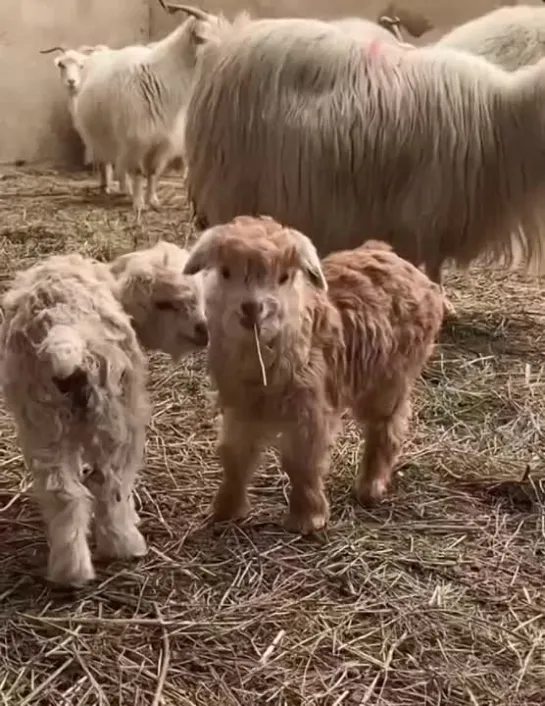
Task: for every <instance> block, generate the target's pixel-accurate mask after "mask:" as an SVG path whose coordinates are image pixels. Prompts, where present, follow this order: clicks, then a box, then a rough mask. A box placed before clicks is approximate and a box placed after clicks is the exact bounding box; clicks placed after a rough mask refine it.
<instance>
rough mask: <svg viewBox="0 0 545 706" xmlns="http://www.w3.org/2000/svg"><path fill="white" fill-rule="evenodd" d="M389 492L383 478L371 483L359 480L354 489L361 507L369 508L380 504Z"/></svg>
mask: <svg viewBox="0 0 545 706" xmlns="http://www.w3.org/2000/svg"><path fill="white" fill-rule="evenodd" d="M387 491H388V484H387V482H386V481H385V480H384V479H383V478H375V479H373V480H371V481H369V480H366V479H365V480H363V479H362V480H359V479H358V480H356V484H355V487H354V494H355V496H356V499H357V501H358V502H359V503H360V505H363V506H367V507H369V506H371V505H375V504H376V503H378V502H380V501H381V500H382V499H383V498H384V496H385V495H386V492H387Z"/></svg>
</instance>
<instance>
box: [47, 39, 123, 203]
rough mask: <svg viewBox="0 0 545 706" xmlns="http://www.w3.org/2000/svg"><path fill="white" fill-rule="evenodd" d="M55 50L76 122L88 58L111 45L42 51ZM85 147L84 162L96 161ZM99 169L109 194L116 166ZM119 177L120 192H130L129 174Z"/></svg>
mask: <svg viewBox="0 0 545 706" xmlns="http://www.w3.org/2000/svg"><path fill="white" fill-rule="evenodd" d="M53 51H60V52H62V53H61V54H60V55H59V56H57V57H55V59H54V60H53V63H54V65H55V66H56V68H57V69H58V70H59V74H60V80H61V83H62V84H63V86H64V88H65V90H66V93H67V95H68V110H69V112H70V117H71V118H72V124H74V102H75V98H76V95H77V93H78V91H79V88H80V86H81V82H82V80H83V77H84V75H85V71H84V69H85V63H86V61H87V58H88V57H89V56H90V55H91V54H94V53H95V52H98V51H100V52H102V51H109V47H107V46H106V45H104V44H98V45H96V46H86V45H85V46H81V47H78V48H77V49H64V48H63V47H52V48H51V49H44V50H42V51H41V52H40V53H41V54H49V53H51V52H53ZM74 127H75V124H74ZM80 137H81V135H80ZM82 139H83V138H82ZM84 147H85V155H84V158H83V161H84V164H86V165H87V164H91V163H92V162H93V161H94V160H93V155H92V151H91V149H90V148H89V146H88V145H86V144H85V142H84ZM98 169H99V175H100V188H101V190H102V191H104V193H106V194H109V193H110V192H111V189H112V183H113V180H114V167H113V165H112V164H111V163H109V162H108V163H105V164H103V163H100V164H99V165H98ZM118 177H119V190H120V192H121V193H126V194H130V193H131V184H130V181H129V179H128V175H127V174H126V173H125V174H118Z"/></svg>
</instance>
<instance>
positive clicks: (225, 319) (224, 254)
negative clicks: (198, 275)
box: [185, 217, 443, 533]
mask: <svg viewBox="0 0 545 706" xmlns="http://www.w3.org/2000/svg"><path fill="white" fill-rule="evenodd" d="M208 267H210V268H213V270H214V271H213V272H212V273H211V274H210V276H209V280H208V285H209V290H208V292H207V319H208V325H209V335H210V347H209V367H210V372H211V375H212V377H213V380H214V382H215V385H216V386H217V389H218V393H219V401H220V405H221V407H222V409H223V428H222V431H221V439H220V443H219V455H220V459H221V463H222V466H223V470H224V478H223V482H222V484H221V487H220V489H219V491H218V494H217V496H216V498H215V501H214V515H215V517H216V519H218V520H227V519H235V518H239V517H242V516H244V515H246V513H247V512H248V510H249V503H248V496H247V485H248V483H249V481H250V479H251V476H252V474H253V472H254V470H255V468H256V466H257V465H258V463H259V458H260V453H261V450H262V448H263V446H264V445H265V444H266V443H267V442H268V441H270V440H272V439H273V438H274V437H275V436H277V435H278V434H280V450H281V457H282V465H283V468H284V469H285V471H286V472H287V474H288V475H289V477H290V480H291V494H290V507H289V515H288V518H287V526H288V527H289V528H290V529H293V530H295V531H300V532H304V533H305V532H312V531H314V530H317V529H319V528H321V527H323V526H324V525H325V524H326V522H327V520H328V516H329V507H328V501H327V498H326V495H325V492H324V476H325V474H326V472H327V470H328V466H329V452H330V447H331V444H332V442H333V441H334V438H335V435H336V432H337V431H338V429H339V427H340V419H341V414H342V412H343V411H344V409H345V408H346V407H349V408H351V410H352V412H353V414H354V416H355V418H356V419H357V420H358V421H359V422H360V423H361V424H362V426H363V427H364V429H365V436H366V445H365V454H364V456H363V459H362V461H361V467H360V471H359V474H358V476H357V480H356V485H355V490H356V495H357V497H358V499H359V500H360V501H361V502H370V501H374V500H377V499H379V498H380V497H382V495H383V494H384V493H385V491H386V489H387V486H388V483H389V481H390V476H391V473H392V468H393V465H394V463H395V460H396V458H397V456H398V453H399V450H400V446H401V443H402V440H403V437H404V436H405V433H406V429H407V422H408V419H409V413H410V394H411V390H412V387H413V385H414V382H415V380H416V379H417V377H418V376H419V375H420V373H421V371H422V369H423V367H424V365H425V363H426V361H427V360H428V358H429V356H430V355H431V353H432V350H433V345H434V340H435V337H436V335H437V333H438V331H439V329H440V327H441V323H442V318H443V297H442V295H441V292H440V288H439V287H438V286H437V285H436V284H434V283H432V282H431V281H430V280H429V279H428V278H427V277H426V275H424V274H423V273H422V272H421V271H420V270H418V269H417V268H416V267H414V266H413V265H411V264H410V263H408V262H406V261H404V260H402V259H401V258H400V257H398V256H397V255H396V254H395V253H394V252H393V251H392V250H391V248H390V246H388V245H386V244H384V243H379V242H376V241H369V242H367V243H366V244H365V245H364V246H363V247H360V248H358V249H356V250H351V251H345V252H338V253H335V254H332V255H330V256H328V257H327V258H326V259H325V260H323V262H322V263H321V264H320V261H319V259H318V255H317V253H316V250H315V248H314V246H313V245H312V243H311V241H310V240H309V239H308V238H307V237H306V236H304V235H302V234H301V233H299V232H297V231H295V230H292V229H288V228H283V227H282V226H280V225H279V224H278V223H276V222H275V221H274V220H272V219H270V218H261V219H254V218H250V217H240V218H237V219H235V220H234V221H232V222H231V223H228V224H224V225H220V226H216V227H214V228H212V229H210V230H208V231H205V233H203V234H202V236H201V238H200V240H199V241H198V242H197V244H196V246H195V248H194V250H193V252H192V253H191V254H190V257H189V260H188V263H187V265H186V268H185V272H186V273H195V272H198V271H199V270H201V269H203V268H208ZM254 325H255V326H256V327H257V330H258V332H259V341H260V348H261V351H262V357H263V361H264V365H265V369H266V376H267V386H266V387H265V386H264V385H263V382H262V374H261V371H260V364H259V361H258V357H257V353H256V346H255V339H254V331H253V326H254Z"/></svg>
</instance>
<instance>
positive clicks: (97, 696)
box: [0, 170, 545, 706]
mask: <svg viewBox="0 0 545 706" xmlns="http://www.w3.org/2000/svg"><path fill="white" fill-rule="evenodd" d="M95 184H96V182H95V181H94V180H93V179H91V178H90V176H89V175H88V174H76V173H74V174H64V175H61V174H58V173H55V172H41V173H40V172H37V171H34V172H32V171H28V170H27V171H16V170H15V171H12V170H10V171H6V172H5V173H4V175H3V177H1V180H0V269H1V271H0V282H1V287H2V289H3V288H5V287H6V286H7V285H8V283H9V280H10V278H11V276H12V275H13V273H14V271H15V270H16V269H17V268H21V267H26V266H28V265H30V264H32V263H33V262H35V261H36V259H37V258H40V257H44V256H47V255H50V254H52V253H60V252H66V251H69V250H75V251H79V252H81V253H87V254H89V255H93V256H95V257H99V258H104V259H109V258H111V257H113V256H115V255H117V254H119V253H121V252H124V251H126V250H129V249H131V248H133V247H134V246H135V245H136V246H145V245H147V244H148V243H152V242H155V241H156V240H157V239H158V238H166V239H169V240H172V241H175V242H177V243H185V242H186V241H187V239H188V237H190V235H191V227H190V225H189V224H188V211H187V205H186V202H185V198H184V192H183V188H182V185H181V183H180V180H179V178H176V177H171V178H169V179H167V180H165V181H164V183H163V185H162V187H161V196H162V199H163V202H164V207H163V210H162V211H161V212H160V213H157V214H156V213H150V214H146V215H145V217H144V221H143V225H142V226H141V227H136V226H135V225H134V221H133V216H132V212H131V208H130V204H129V203H128V202H127V201H124V200H123V199H121V198H120V197H116V196H113V197H111V198H109V199H108V198H107V197H100V196H99V195H98V193H97V191H96V188H95ZM447 289H448V292H449V294H450V296H451V298H452V300H453V302H454V304H455V305H456V307H457V309H458V313H459V316H460V318H459V321H457V322H456V323H453V324H450V325H449V326H447V327H446V328H445V331H444V333H443V335H442V340H441V341H440V345H439V346H438V349H437V353H436V355H435V357H434V359H433V361H432V363H431V364H430V365H429V366H428V368H427V370H426V372H425V375H424V376H423V379H422V380H421V381H420V383H419V385H418V390H417V393H416V397H415V412H414V421H413V426H412V430H411V436H410V439H409V440H408V442H407V444H406V446H405V448H404V453H403V456H402V459H401V463H400V465H399V472H398V473H397V476H396V479H395V482H394V486H393V487H392V490H391V493H390V495H389V497H388V499H387V500H385V501H384V503H382V504H381V505H380V506H379V507H377V508H375V509H373V510H371V511H370V510H365V509H363V508H360V507H357V506H356V504H355V503H354V501H353V500H352V497H351V493H350V487H351V481H352V478H353V475H354V470H355V464H356V457H357V450H358V439H359V435H358V431H357V429H356V428H355V427H354V426H352V425H351V424H347V427H346V433H345V435H344V436H343V437H342V438H341V440H340V442H339V444H338V446H337V448H336V453H335V456H334V461H333V467H332V471H331V474H330V477H329V483H328V492H329V494H330V499H331V503H332V520H331V524H330V526H329V528H328V529H327V531H325V532H323V533H320V534H319V535H317V536H315V537H313V538H308V539H303V538H301V537H298V536H293V535H289V534H287V533H286V532H285V531H284V530H283V528H282V525H281V519H282V514H283V512H284V510H285V508H286V491H287V479H286V478H285V477H284V475H283V474H282V473H281V472H280V470H279V468H278V465H277V463H276V460H275V456H274V455H273V454H272V453H271V454H269V455H268V456H267V458H266V464H265V467H263V468H262V469H261V471H260V473H259V474H258V476H257V478H256V480H255V483H254V486H253V489H252V495H253V498H254V507H253V514H252V515H251V517H250V518H249V519H248V520H247V521H246V522H244V523H242V524H239V525H228V526H223V527H220V526H216V527H214V526H210V525H209V524H208V523H207V510H208V505H209V502H210V500H211V498H212V496H213V493H214V491H215V489H216V487H217V484H218V482H219V478H220V470H219V466H218V461H217V459H216V455H215V443H216V425H215V419H214V411H213V409H212V407H211V404H210V398H209V395H208V393H209V386H208V380H207V377H206V374H205V367H204V358H203V356H196V357H194V358H191V359H189V360H187V361H186V362H184V363H183V364H181V365H179V366H176V367H175V366H173V365H172V364H171V363H170V362H169V361H168V360H166V359H165V358H164V357H162V356H159V355H154V356H152V360H151V381H150V388H151V391H152V396H153V402H154V416H153V422H152V424H151V426H150V429H149V438H148V442H147V459H146V465H145V468H144V469H143V471H142V474H141V477H140V481H139V485H138V501H137V507H138V511H139V513H140V515H141V517H142V519H143V523H142V529H143V532H144V534H145V536H146V538H147V540H148V542H149V546H150V551H149V554H148V556H147V557H145V558H144V559H142V560H141V561H139V562H137V563H131V564H123V563H116V564H111V565H107V566H100V567H99V580H98V581H97V582H96V583H95V584H94V585H92V586H90V587H89V588H87V589H85V590H82V591H81V592H79V593H73V594H69V593H62V592H59V591H56V590H54V589H52V588H51V587H50V586H49V585H48V584H47V583H46V582H45V580H44V578H43V576H44V570H45V565H46V559H47V547H46V543H45V539H44V533H43V528H42V525H41V520H40V517H39V515H38V513H37V511H36V508H35V506H34V503H33V502H32V499H31V497H30V495H29V479H28V477H27V475H26V473H25V470H24V468H23V463H22V458H21V454H20V451H19V448H18V445H17V441H16V437H15V433H14V428H13V425H12V422H11V420H10V418H9V416H8V415H7V414H6V412H5V411H4V410H3V408H2V407H1V402H0V703H2V704H4V705H9V706H31V705H32V706H33V705H38V704H39V705H42V704H43V705H44V706H45V705H48V706H65V705H68V704H69V705H70V706H79V705H83V704H87V705H88V706H91V705H93V706H94V705H96V704H104V705H111V706H114V705H119V706H129V705H130V706H133V705H134V706H140V705H142V706H144V705H146V706H150V705H152V706H158V704H164V706H184V705H187V706H189V705H196V706H231V705H232V706H235V705H239V704H242V705H244V706H261V705H265V704H272V705H277V706H299V705H301V706H302V705H303V704H304V705H305V706H314V705H316V706H318V705H324V706H338V705H340V704H343V706H356V705H357V706H359V705H360V704H373V705H377V706H378V705H379V704H381V705H382V706H428V705H429V706H432V704H433V705H434V706H438V705H440V704H442V705H443V706H462V705H464V706H465V705H470V704H471V705H472V706H494V705H497V706H515V705H517V704H520V706H522V705H524V706H532V705H535V706H537V705H538V704H539V705H540V706H542V704H543V693H544V688H545V649H544V642H543V634H544V630H545V618H544V616H545V594H544V593H543V583H544V575H545V574H544V549H545V544H544V528H545V517H544V504H543V498H544V495H543V490H544V488H543V486H542V483H543V480H544V479H545V473H544V469H543V461H542V456H543V451H544V443H543V437H542V431H541V429H542V426H543V423H544V420H543V408H544V407H543V399H544V396H545V395H544V393H545V377H544V371H543V350H544V349H545V294H544V290H543V286H542V284H541V282H540V281H539V280H537V279H530V278H525V277H524V276H522V275H520V274H517V273H506V272H503V271H485V270H479V269H472V270H471V271H469V272H468V273H450V275H449V277H448V279H447Z"/></svg>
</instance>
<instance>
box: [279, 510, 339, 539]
mask: <svg viewBox="0 0 545 706" xmlns="http://www.w3.org/2000/svg"><path fill="white" fill-rule="evenodd" d="M328 522H329V510H323V511H321V512H320V511H314V512H310V513H308V514H302V513H300V512H298V513H295V512H290V513H288V515H286V518H285V519H284V527H285V528H286V530H287V531H288V532H295V533H297V534H312V533H313V532H318V531H319V530H321V529H324V527H325V526H326V525H327V523H328Z"/></svg>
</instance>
